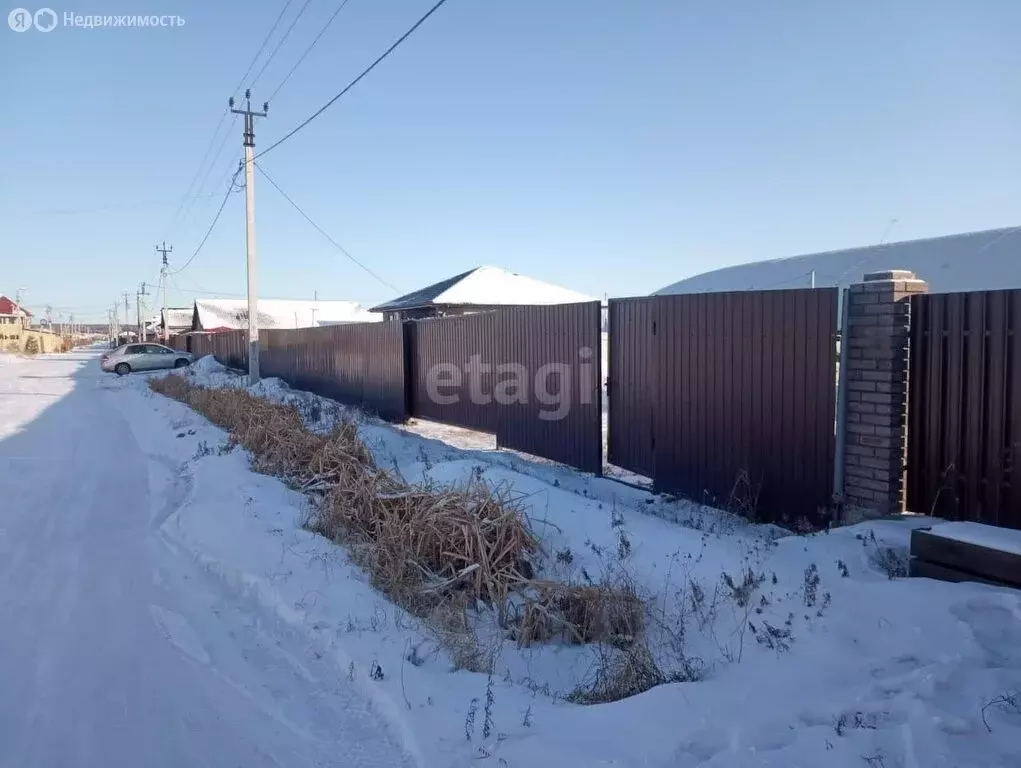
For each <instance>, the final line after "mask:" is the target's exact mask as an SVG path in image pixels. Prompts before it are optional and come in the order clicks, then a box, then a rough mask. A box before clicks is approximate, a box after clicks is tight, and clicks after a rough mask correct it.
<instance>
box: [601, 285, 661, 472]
mask: <svg viewBox="0 0 1021 768" xmlns="http://www.w3.org/2000/svg"><path fill="white" fill-rule="evenodd" d="M654 301H655V299H653V298H651V297H641V298H634V299H610V301H609V316H610V317H609V320H610V334H609V346H610V354H609V368H610V370H609V375H608V377H607V387H606V388H607V396H608V397H609V400H610V408H609V419H608V424H607V431H608V435H607V446H608V449H607V454H608V455H607V460H608V461H609V462H610V463H611V464H615V465H617V466H618V467H623V468H624V469H627V470H629V471H631V472H635V473H637V474H639V475H644V476H646V477H652V475H653V473H654V472H655V462H654V461H653V431H652V425H653V409H652V403H653V399H654V398H655V392H654V384H655V382H654V380H653V371H652V367H651V364H652V360H653V358H654V352H653V348H652V344H653V335H652V305H653V302H654Z"/></svg>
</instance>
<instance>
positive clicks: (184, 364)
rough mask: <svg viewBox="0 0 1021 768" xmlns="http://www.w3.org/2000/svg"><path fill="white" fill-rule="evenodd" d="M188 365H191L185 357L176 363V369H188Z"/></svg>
mask: <svg viewBox="0 0 1021 768" xmlns="http://www.w3.org/2000/svg"><path fill="white" fill-rule="evenodd" d="M188 365H189V363H188V361H187V360H185V359H184V358H183V357H180V358H178V359H177V360H175V361H174V367H175V368H187V367H188Z"/></svg>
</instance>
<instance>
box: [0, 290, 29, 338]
mask: <svg viewBox="0 0 1021 768" xmlns="http://www.w3.org/2000/svg"><path fill="white" fill-rule="evenodd" d="M31 317H32V313H31V312H29V311H28V310H27V309H25V308H24V307H21V306H18V304H16V303H15V302H13V301H11V300H10V299H9V298H7V297H6V296H0V347H13V346H14V345H17V346H18V350H19V351H20V349H21V345H22V341H21V337H22V335H23V334H24V333H25V329H26V328H28V323H29V318H31Z"/></svg>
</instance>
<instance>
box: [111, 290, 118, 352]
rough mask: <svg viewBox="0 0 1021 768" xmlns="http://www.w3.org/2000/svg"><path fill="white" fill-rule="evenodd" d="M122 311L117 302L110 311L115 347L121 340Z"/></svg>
mask: <svg viewBox="0 0 1021 768" xmlns="http://www.w3.org/2000/svg"><path fill="white" fill-rule="evenodd" d="M120 316H121V315H120V309H119V308H118V306H117V302H116V301H115V302H114V303H113V307H112V308H111V309H110V318H111V319H110V322H111V323H112V324H113V338H114V346H115V347H116V346H117V344H118V343H119V342H120V340H121V321H120Z"/></svg>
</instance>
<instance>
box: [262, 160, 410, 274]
mask: <svg viewBox="0 0 1021 768" xmlns="http://www.w3.org/2000/svg"><path fill="white" fill-rule="evenodd" d="M255 167H256V169H258V171H259V173H261V174H262V175H263V176H265V177H266V181H268V182H269V183H270V184H272V185H273V186H274V187H275V188H276V191H277V192H279V193H280V194H281V195H283V197H284V200H286V201H287V202H289V203H290V204H291V206H292V207H293V208H294V210H296V211H297V212H298V213H300V214H301V215H302V217H303V218H304V219H305V221H307V222H308V223H309V224H311V225H312V226H313V227H314V228H315V230H316V231H317V232H318V233H319V234H320V235H322V236H323V237H325V238H326V239H327V240H329V241H330V243H331V244H332V245H333V247H334V248H336V249H337V250H338V251H340V252H341V253H342V254H344V255H345V256H346V257H347V258H348V259H350V260H351V261H352V262H353V263H355V264H357V265H358V266H359V267H361V268H362V269H363V270H365V271H366V272H367V273H368V274H370V275H372V277H374V278H376V280H378V281H379V282H380V283H382V284H383V285H385V286H386V287H387V288H389V289H390V290H392V291H393V292H394V293H400V289H398V288H396V287H395V286H393V285H391V284H390V283H388V282H387V281H386V280H384V279H383V278H382V277H380V276H379V275H377V274H376V273H375V272H373V271H372V270H371V269H369V268H368V267H367V266H365V265H364V264H362V263H361V262H360V261H358V259H356V258H355V257H354V256H352V255H351V254H350V253H348V251H347V249H346V248H344V246H342V245H341V244H340V243H338V242H337V241H336V240H334V239H333V238H332V237H330V236H329V235H328V234H327V233H326V231H325V230H323V228H322V227H320V226H319V225H318V224H316V223H315V222H314V221H312V218H311V217H310V216H309V215H308V214H307V213H305V212H304V211H303V210H301V208H300V207H299V206H298V204H297V203H296V202H294V201H293V200H292V199H291V198H290V196H289V195H288V194H287V193H286V192H284V191H283V190H282V189H281V188H280V185H279V184H277V183H276V182H275V181H273V179H272V177H271V176H270V175H269V174H268V173H266V170H265V169H264V168H263V167H262V166H261V165H260V164H258V163H256V164H255Z"/></svg>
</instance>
